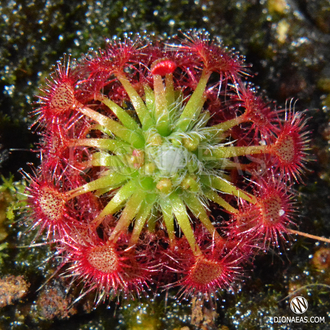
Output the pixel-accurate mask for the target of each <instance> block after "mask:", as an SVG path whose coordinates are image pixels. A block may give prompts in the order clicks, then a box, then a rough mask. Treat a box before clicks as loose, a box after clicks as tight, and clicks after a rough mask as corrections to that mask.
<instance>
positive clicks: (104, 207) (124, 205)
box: [29, 30, 308, 302]
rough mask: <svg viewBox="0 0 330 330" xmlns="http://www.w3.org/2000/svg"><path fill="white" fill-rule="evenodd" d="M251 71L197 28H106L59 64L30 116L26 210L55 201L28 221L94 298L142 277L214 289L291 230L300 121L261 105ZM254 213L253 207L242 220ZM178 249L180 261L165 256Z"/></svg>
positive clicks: (302, 136) (139, 286)
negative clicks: (31, 160)
mask: <svg viewBox="0 0 330 330" xmlns="http://www.w3.org/2000/svg"><path fill="white" fill-rule="evenodd" d="M249 76H251V74H250V73H249V74H247V73H246V65H245V63H244V58H243V57H242V56H240V55H239V54H237V53H236V52H234V51H230V50H228V49H226V48H225V47H223V46H222V44H221V42H220V41H219V40H218V39H211V38H210V37H209V35H208V33H207V32H205V31H199V30H191V31H188V32H186V33H182V34H181V36H174V37H171V38H168V39H161V38H152V37H149V36H146V35H144V36H140V35H132V36H125V37H124V38H123V39H119V38H114V39H113V40H107V42H106V47H105V49H104V50H99V51H96V52H91V53H89V54H87V55H86V56H85V57H84V58H82V59H81V60H80V61H77V62H76V61H73V60H72V59H70V57H69V58H65V59H64V60H63V61H62V62H59V63H58V65H57V67H56V68H55V72H54V74H53V75H52V77H51V79H50V80H48V81H47V88H44V89H42V92H41V95H40V96H39V107H38V108H37V109H36V110H35V111H34V113H33V114H34V115H37V119H36V123H35V126H36V127H38V128H39V129H40V130H41V134H42V136H43V139H42V142H41V143H40V145H39V150H40V154H41V160H42V164H41V165H40V167H39V168H38V170H37V171H36V173H37V174H36V177H35V178H33V179H31V185H30V188H29V189H30V191H31V192H32V193H31V194H30V197H29V203H30V208H31V209H32V213H33V214H38V212H40V210H42V211H45V210H46V211H47V210H50V208H51V209H52V211H51V213H49V216H50V218H51V219H45V220H44V219H43V218H42V217H40V216H39V217H38V216H37V217H36V216H34V217H32V219H34V222H35V226H39V227H40V228H41V229H43V230H45V232H46V233H47V235H48V237H49V241H50V242H54V241H55V242H57V243H56V245H55V247H56V248H57V249H58V253H59V254H61V255H63V260H64V262H63V264H65V265H66V266H67V271H66V272H65V273H66V274H67V275H68V273H67V272H70V271H71V272H72V274H71V275H72V276H73V278H75V279H77V280H78V281H79V279H80V280H82V281H84V280H85V285H84V289H85V290H86V291H85V292H90V291H92V290H96V291H97V292H98V293H99V294H98V298H97V299H96V301H97V302H99V301H102V300H103V299H106V298H107V297H112V296H113V295H116V294H119V293H121V292H125V294H127V292H128V291H130V290H133V291H137V292H140V291H143V287H145V286H148V283H152V284H154V286H155V287H157V286H159V285H160V284H161V285H164V286H165V287H172V286H175V285H178V286H180V287H181V290H180V292H183V294H184V295H189V294H196V293H198V292H200V293H202V295H206V296H212V295H213V293H214V292H216V291H217V290H218V287H219V286H220V287H228V286H230V285H231V283H232V282H233V281H234V280H235V278H237V277H238V278H239V277H240V276H239V274H240V273H241V272H242V270H243V269H244V265H245V264H246V262H247V261H249V260H250V259H251V258H252V257H253V256H254V255H255V254H256V253H257V252H256V250H257V251H258V252H260V251H261V250H263V249H255V247H257V246H260V244H261V245H263V246H264V247H269V246H274V245H276V246H277V245H279V238H283V237H284V235H288V234H290V232H291V229H290V228H289V227H290V226H291V225H292V222H293V219H292V217H291V211H292V210H293V208H294V206H293V205H294V204H292V203H293V200H294V196H293V194H292V193H291V192H290V191H289V188H288V187H289V186H290V185H291V182H292V180H294V179H300V177H301V175H302V174H303V172H304V170H305V162H306V161H307V154H306V151H307V149H308V134H307V133H306V132H307V130H306V121H305V119H304V114H300V113H297V112H295V111H294V109H293V107H291V108H290V109H288V110H286V111H283V110H278V109H277V108H276V107H274V106H273V104H271V103H268V101H264V100H263V99H262V98H261V97H260V96H258V94H257V92H256V90H255V88H254V87H253V86H252V85H251V84H250V83H248V82H247V78H248V77H249ZM281 116H283V117H281ZM238 133H241V134H238ZM285 137H287V138H285ZM261 164H266V166H267V167H268V171H260V165H261ZM270 172H271V173H272V178H274V180H273V179H271V180H270V181H271V182H270V183H269V178H270V177H269V173H270ZM279 176H280V177H281V178H280V179H278V177H279ZM272 180H273V181H272ZM45 181H46V182H45ZM272 182H273V183H272ZM44 187H46V188H44ZM49 187H52V188H49ZM39 188H42V189H41V190H42V192H43V193H42V192H41V193H37V192H36V191H37V190H39ZM54 189H57V190H56V192H55V190H54ZM46 193H47V194H48V195H47V196H48V197H47V196H46ZM40 194H41V195H40ZM49 194H50V195H51V196H52V197H51V199H52V201H51V202H52V203H51V204H49V206H45V205H46V203H47V201H50V200H49V198H50V197H49V196H50V195H49ZM40 196H41V197H40ZM45 196H46V197H47V198H46V197H45ZM40 198H41V200H40ZM269 200H272V204H271V205H270V206H269V208H268V209H267V207H268V206H267V205H268V204H267V203H268V201H269ZM56 201H57V202H56ZM56 205H58V207H59V208H60V209H61V210H56ZM212 205H218V207H217V208H218V209H221V210H223V221H214V220H213V217H212V212H213V210H212ZM250 209H251V210H252V209H253V210H258V212H259V213H260V214H262V215H260V216H259V217H258V216H257V217H254V218H253V219H247V220H246V221H249V223H244V224H241V223H240V221H241V219H242V214H243V213H244V212H247V211H248V210H250ZM63 210H66V211H65V212H64V211H63ZM217 212H218V211H217ZM276 212H279V213H281V212H284V213H285V214H284V215H283V214H282V215H278V214H275V213H276ZM272 216H274V217H273V218H274V219H273V218H271V217H272ZM278 216H279V217H280V219H277V218H276V217H278ZM275 218H276V219H275ZM109 219H111V221H109ZM230 219H232V222H234V223H235V225H233V226H231V225H228V221H230ZM272 221H273V224H272ZM57 224H58V225H57ZM242 227H244V228H243V229H242ZM77 228H79V230H78V232H80V234H79V235H78V236H79V238H77V237H78V236H77ZM201 228H202V229H201ZM246 228H249V229H246ZM246 231H248V232H249V233H248V234H247V235H245V232H246ZM50 233H52V235H50ZM257 234H258V235H257ZM259 234H260V235H259ZM257 236H258V237H257ZM146 246H150V247H152V248H146ZM183 247H184V249H186V250H187V253H186V254H184V253H179V255H178V258H179V259H180V260H181V261H182V267H183V268H185V269H184V270H182V267H181V268H180V267H179V268H180V269H181V270H182V271H179V270H178V268H176V267H175V266H171V265H172V262H173V258H175V255H176V253H177V252H178V251H182V249H183ZM211 251H213V252H211ZM184 259H185V260H184ZM63 264H62V267H64V266H63ZM138 269H140V270H141V271H142V270H143V271H142V273H139V272H134V271H133V270H136V271H137V270H138ZM164 279H166V281H167V283H164Z"/></svg>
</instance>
